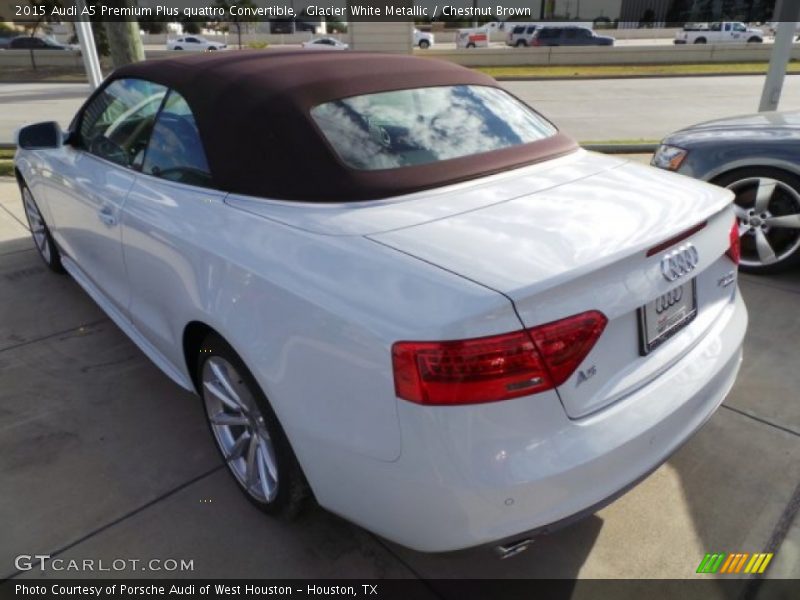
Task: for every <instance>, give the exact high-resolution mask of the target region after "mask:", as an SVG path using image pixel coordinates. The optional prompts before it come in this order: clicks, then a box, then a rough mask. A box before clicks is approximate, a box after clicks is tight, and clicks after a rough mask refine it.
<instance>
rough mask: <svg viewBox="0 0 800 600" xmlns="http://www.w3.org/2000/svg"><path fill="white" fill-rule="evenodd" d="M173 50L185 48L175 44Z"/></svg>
mask: <svg viewBox="0 0 800 600" xmlns="http://www.w3.org/2000/svg"><path fill="white" fill-rule="evenodd" d="M173 50H183V48H182V47H181V46H175V47H174V48H173Z"/></svg>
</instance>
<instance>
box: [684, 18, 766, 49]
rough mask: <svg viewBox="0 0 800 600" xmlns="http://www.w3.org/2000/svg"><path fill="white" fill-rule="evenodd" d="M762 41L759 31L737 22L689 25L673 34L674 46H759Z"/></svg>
mask: <svg viewBox="0 0 800 600" xmlns="http://www.w3.org/2000/svg"><path fill="white" fill-rule="evenodd" d="M763 41H764V32H763V31H762V30H761V29H755V28H753V27H748V26H747V25H745V24H744V23H741V22H738V21H725V22H716V23H689V24H687V25H686V26H685V27H684V28H683V29H682V30H681V31H679V32H678V33H676V34H675V40H674V42H675V43H676V44H736V43H738V44H745V43H747V44H754V43H755V44H760V43H761V42H763Z"/></svg>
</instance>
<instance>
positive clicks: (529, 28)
mask: <svg viewBox="0 0 800 600" xmlns="http://www.w3.org/2000/svg"><path fill="white" fill-rule="evenodd" d="M534 31H536V26H535V25H534V26H532V27H528V33H533V32H534Z"/></svg>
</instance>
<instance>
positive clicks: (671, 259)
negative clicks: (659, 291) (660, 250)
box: [661, 244, 700, 281]
mask: <svg viewBox="0 0 800 600" xmlns="http://www.w3.org/2000/svg"><path fill="white" fill-rule="evenodd" d="M699 261H700V254H699V253H698V252H697V248H695V247H694V245H692V244H684V245H683V246H680V247H679V248H676V249H675V250H673V251H672V252H669V253H667V254H665V255H664V258H662V259H661V274H662V275H663V276H664V279H666V280H667V281H675V280H676V279H678V278H680V277H683V276H684V275H686V274H687V273H691V272H692V271H694V269H695V267H697V263H698V262H699Z"/></svg>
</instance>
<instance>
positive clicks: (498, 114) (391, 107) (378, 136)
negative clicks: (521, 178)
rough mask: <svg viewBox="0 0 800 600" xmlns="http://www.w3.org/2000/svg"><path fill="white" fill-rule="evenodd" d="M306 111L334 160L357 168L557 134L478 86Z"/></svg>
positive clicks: (384, 95)
mask: <svg viewBox="0 0 800 600" xmlns="http://www.w3.org/2000/svg"><path fill="white" fill-rule="evenodd" d="M311 116H312V117H313V119H314V121H315V122H316V124H317V126H318V127H319V128H320V129H321V130H322V133H323V135H324V136H325V138H326V140H327V141H328V142H329V143H330V144H331V146H332V147H333V149H334V150H335V152H336V153H337V155H338V156H339V158H340V159H341V160H342V161H343V162H344V163H345V164H346V165H347V166H349V167H352V168H354V169H361V170H376V169H393V168H397V167H405V166H411V165H422V164H426V163H432V162H437V161H442V160H448V159H451V158H459V157H463V156H470V155H476V154H482V153H485V152H490V151H492V150H500V149H502V148H509V147H512V146H518V145H521V144H528V143H530V142H536V141H539V140H542V139H544V138H548V137H550V136H552V135H555V134H556V128H555V127H554V126H553V125H551V124H550V123H549V122H548V121H546V120H545V119H544V118H543V117H541V116H539V115H538V114H536V113H535V112H534V111H533V110H531V109H530V108H528V107H527V106H525V105H524V104H522V103H521V102H519V101H518V100H517V99H516V98H514V97H513V96H511V95H509V94H507V93H506V92H504V91H503V90H501V89H498V88H493V87H484V86H470V85H457V86H442V87H428V88H417V89H412V90H400V91H394V92H381V93H378V94H369V95H364V96H355V97H353V98H345V99H342V100H336V101H333V102H327V103H325V104H321V105H319V106H316V107H314V108H313V109H312V110H311Z"/></svg>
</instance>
